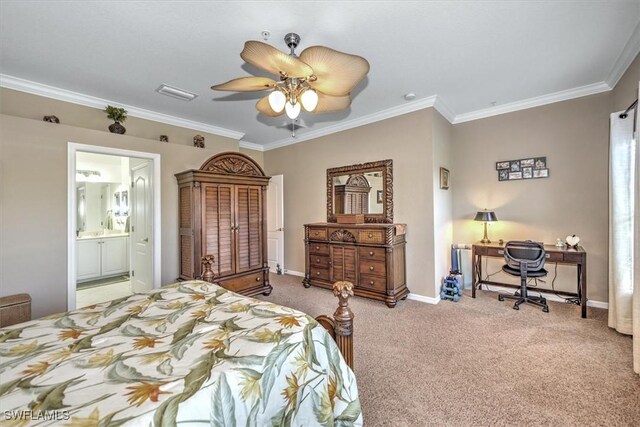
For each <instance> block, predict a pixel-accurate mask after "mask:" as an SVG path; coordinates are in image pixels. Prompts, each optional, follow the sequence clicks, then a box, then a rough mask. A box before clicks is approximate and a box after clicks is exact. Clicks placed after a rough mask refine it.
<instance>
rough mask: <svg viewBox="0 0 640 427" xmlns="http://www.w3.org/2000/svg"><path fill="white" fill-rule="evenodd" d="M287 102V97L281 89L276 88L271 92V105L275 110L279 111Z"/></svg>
mask: <svg viewBox="0 0 640 427" xmlns="http://www.w3.org/2000/svg"><path fill="white" fill-rule="evenodd" d="M286 102H287V97H286V96H285V94H284V93H282V92H280V91H279V90H274V91H273V92H271V93H270V94H269V106H270V107H271V109H272V110H273V111H275V112H276V113H279V112H280V111H282V109H283V108H284V104H285V103H286Z"/></svg>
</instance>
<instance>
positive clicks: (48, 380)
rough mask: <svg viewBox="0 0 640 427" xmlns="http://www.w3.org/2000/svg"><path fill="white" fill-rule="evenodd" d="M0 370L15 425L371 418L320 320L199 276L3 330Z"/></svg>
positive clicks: (347, 422)
mask: <svg viewBox="0 0 640 427" xmlns="http://www.w3.org/2000/svg"><path fill="white" fill-rule="evenodd" d="M0 380H1V381H0V408H1V412H0V420H2V421H1V423H2V424H8V425H39V426H46V425H71V426H87V427H88V426H120V425H143V426H149V425H153V426H174V425H176V424H178V423H179V425H180V426H183V425H207V424H209V425H214V426H288V425H295V426H302V425H304V426H312V425H316V426H317V425H321V426H351V425H362V415H361V412H360V403H359V400H358V389H357V385H356V380H355V377H354V375H353V372H352V371H351V369H349V367H348V366H347V365H346V363H345V362H344V360H343V358H342V355H341V354H340V352H339V350H338V348H337V346H336V344H335V342H334V341H333V340H332V338H331V337H330V336H329V335H328V333H327V332H326V331H325V330H324V328H323V327H322V326H320V325H319V324H318V323H317V322H316V321H315V320H314V319H313V318H311V317H309V316H307V315H306V314H304V313H301V312H299V311H295V310H292V309H290V308H286V307H282V306H279V305H275V304H271V303H268V302H263V301H259V300H256V299H253V298H247V297H244V296H241V295H238V294H235V293H233V292H229V291H227V290H225V289H223V288H221V287H219V286H217V285H213V284H210V283H206V282H200V281H191V282H183V283H180V284H176V285H173V286H170V287H167V288H163V289H161V290H157V291H154V292H149V293H144V294H136V295H133V296H130V297H127V298H121V299H118V300H114V301H111V302H108V303H104V304H98V305H94V306H90V307H85V308H83V309H80V310H77V311H72V312H68V313H61V314H58V315H54V316H50V317H48V318H44V319H40V320H36V321H32V322H28V323H23V324H20V325H15V326H13V327H10V328H6V329H0Z"/></svg>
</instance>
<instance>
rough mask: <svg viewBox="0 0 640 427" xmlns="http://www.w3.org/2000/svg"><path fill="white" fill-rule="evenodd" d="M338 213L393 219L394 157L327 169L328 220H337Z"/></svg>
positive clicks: (377, 220)
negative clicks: (392, 158)
mask: <svg viewBox="0 0 640 427" xmlns="http://www.w3.org/2000/svg"><path fill="white" fill-rule="evenodd" d="M337 214H347V215H349V214H352V215H355V214H363V215H364V218H365V222H367V223H392V222H393V160H381V161H378V162H369V163H363V164H358V165H350V166H341V167H337V168H331V169H327V222H336V215H337Z"/></svg>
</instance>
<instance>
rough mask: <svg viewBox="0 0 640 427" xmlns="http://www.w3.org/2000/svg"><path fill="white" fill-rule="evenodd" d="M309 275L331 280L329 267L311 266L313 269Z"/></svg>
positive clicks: (314, 277) (313, 277)
mask: <svg viewBox="0 0 640 427" xmlns="http://www.w3.org/2000/svg"><path fill="white" fill-rule="evenodd" d="M309 277H310V278H311V279H321V280H329V269H327V268H319V267H311V269H310V270H309Z"/></svg>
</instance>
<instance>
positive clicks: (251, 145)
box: [240, 141, 265, 151]
mask: <svg viewBox="0 0 640 427" xmlns="http://www.w3.org/2000/svg"><path fill="white" fill-rule="evenodd" d="M240 148H246V149H247V150H255V151H265V149H264V145H262V144H256V143H255V142H249V141H240Z"/></svg>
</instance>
